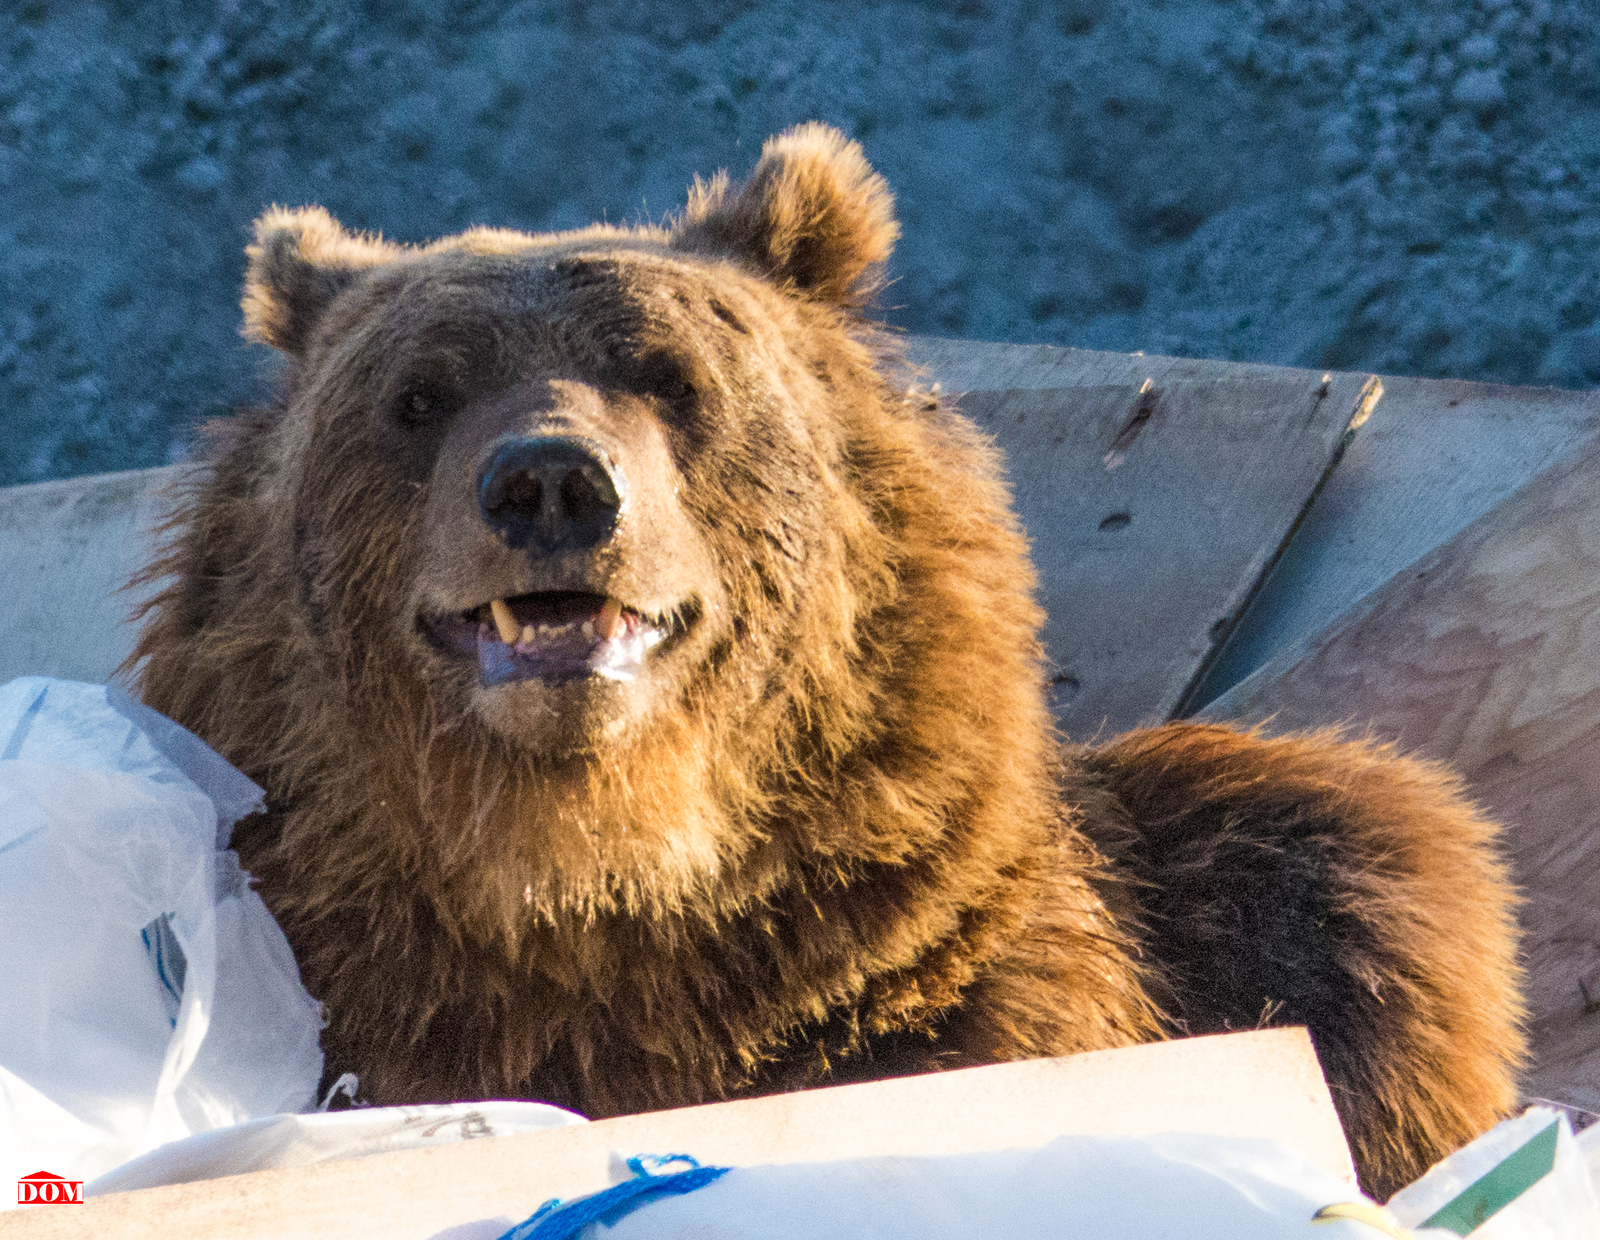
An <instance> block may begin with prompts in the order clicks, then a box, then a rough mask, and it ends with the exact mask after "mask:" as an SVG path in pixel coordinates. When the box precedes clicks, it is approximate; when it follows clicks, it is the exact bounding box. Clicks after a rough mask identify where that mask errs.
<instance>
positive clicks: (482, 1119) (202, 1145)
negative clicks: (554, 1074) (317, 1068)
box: [83, 1102, 589, 1235]
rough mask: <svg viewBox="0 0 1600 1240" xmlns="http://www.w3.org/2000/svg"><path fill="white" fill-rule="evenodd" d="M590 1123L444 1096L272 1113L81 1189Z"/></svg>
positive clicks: (525, 1106) (515, 1105) (150, 1184)
mask: <svg viewBox="0 0 1600 1240" xmlns="http://www.w3.org/2000/svg"><path fill="white" fill-rule="evenodd" d="M588 1122H589V1121H588V1120H586V1119H584V1117H583V1116H581V1115H578V1114H575V1113H574V1112H572V1111H563V1110H562V1109H561V1108H560V1107H553V1106H550V1105H549V1104H548V1103H544V1102H446V1103H433V1104H427V1105H421V1106H409V1107H360V1108H356V1109H352V1110H348V1111H315V1112H312V1113H311V1114H310V1115H270V1116H267V1117H266V1118H264V1119H257V1120H251V1121H250V1122H249V1123H247V1124H237V1125H235V1126H234V1127H232V1128H218V1129H215V1130H214V1131H212V1132H203V1133H200V1134H198V1135H196V1136H193V1137H190V1138H189V1139H188V1140H186V1141H174V1142H173V1143H172V1144H170V1145H163V1146H162V1147H161V1148H160V1149H158V1150H152V1151H151V1152H150V1153H148V1154H146V1155H144V1156H143V1157H141V1158H135V1159H134V1160H133V1161H132V1162H126V1163H123V1164H122V1165H121V1166H120V1167H116V1168H114V1169H113V1170H111V1171H108V1172H107V1173H106V1174H105V1175H103V1176H101V1177H100V1178H99V1179H97V1180H95V1181H94V1182H93V1183H91V1184H86V1185H84V1189H83V1192H84V1196H86V1197H93V1196H97V1195H98V1194H100V1193H122V1192H127V1191H128V1190H130V1189H135V1188H155V1187H157V1186H158V1185H161V1184H188V1183H191V1182H192V1181H194V1180H214V1179H216V1178H218V1177H219V1176H224V1175H241V1174H243V1173H244V1172H246V1171H262V1170H265V1169H266V1168H269V1167H306V1166H310V1165H311V1164H312V1163H320V1162H336V1161H338V1160H340V1159H345V1158H365V1157H367V1156H368V1155H369V1154H390V1153H393V1152H394V1151H395V1150H414V1149H420V1148H422V1147H424V1146H433V1145H454V1144H456V1143H457V1142H461V1141H477V1140H482V1139H483V1138H485V1137H509V1136H515V1135H517V1134H519V1133H525V1132H544V1131H545V1130H546V1129H550V1128H566V1127H569V1126H571V1125H573V1124H586V1123H588ZM509 1225H510V1224H509V1223H508V1224H507V1226H509ZM500 1230H501V1231H504V1230H505V1227H502V1228H501V1229H500ZM495 1234H496V1235H499V1232H496V1233H495Z"/></svg>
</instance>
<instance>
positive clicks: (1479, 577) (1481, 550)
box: [1203, 440, 1600, 1111]
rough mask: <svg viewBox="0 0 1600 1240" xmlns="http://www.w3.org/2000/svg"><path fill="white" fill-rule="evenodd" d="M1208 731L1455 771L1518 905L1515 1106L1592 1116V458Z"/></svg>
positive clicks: (1598, 484)
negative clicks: (1529, 1054) (1519, 1017)
mask: <svg viewBox="0 0 1600 1240" xmlns="http://www.w3.org/2000/svg"><path fill="white" fill-rule="evenodd" d="M1203 713H1204V715H1205V716H1206V717H1212V718H1235V719H1243V720H1250V721H1261V720H1269V719H1270V721H1271V722H1270V726H1271V728H1272V730H1274V731H1280V730H1288V729H1293V728H1305V727H1314V726H1319V725H1324V724H1339V723H1349V724H1351V725H1352V726H1354V727H1355V728H1357V729H1365V728H1368V727H1369V726H1370V728H1371V729H1372V731H1373V732H1374V733H1375V734H1376V735H1378V736H1381V737H1384V738H1388V739H1394V740H1397V741H1399V742H1400V744H1401V745H1402V746H1403V747H1405V748H1406V749H1408V750H1414V751H1419V752H1421V753H1423V754H1427V755H1429V756H1432V757H1436V758H1442V759H1446V760H1448V761H1450V762H1452V763H1453V764H1454V765H1455V766H1456V767H1457V768H1458V769H1459V770H1461V772H1462V773H1463V774H1464V775H1465V777H1466V779H1467V782H1468V784H1469V786H1470V788H1471V790H1472V793H1473V795H1474V796H1475V797H1477V798H1478V799H1479V800H1480V801H1481V802H1482V803H1483V804H1484V805H1485V806H1486V807H1487V808H1488V809H1489V810H1490V811H1491V812H1492V813H1494V814H1495V815H1497V816H1499V817H1500V818H1502V819H1503V820H1504V821H1505V822H1506V824H1507V835H1506V842H1507V845H1508V849H1509V852H1510V855H1511V858H1512V861H1513V864H1514V866H1515V871H1516V876H1517V879H1518V881H1519V882H1520V883H1521V884H1522V886H1523V889H1524V892H1525V894H1526V904H1525V905H1524V909H1523V926H1524V930H1525V933H1526V936H1527V938H1526V958H1527V963H1528V969H1529V1001H1530V1004H1531V1007H1532V1011H1533V1017H1534V1022H1533V1025H1532V1035H1533V1044H1534V1051H1535V1056H1536V1061H1535V1064H1534V1068H1533V1071H1532V1073H1531V1074H1530V1076H1529V1078H1528V1081H1527V1092H1528V1093H1529V1094H1530V1095H1533V1096H1540V1097H1546V1098H1553V1099H1555V1100H1556V1101H1558V1102H1564V1103H1567V1104H1569V1105H1575V1106H1579V1107H1582V1108H1584V1109H1586V1110H1591V1111H1600V1004H1595V1003H1591V1002H1590V999H1589V997H1588V996H1592V997H1593V998H1595V999H1600V441H1594V440H1591V441H1590V442H1589V443H1588V444H1586V445H1584V446H1583V447H1581V448H1580V449H1579V450H1578V451H1576V452H1575V453H1573V454H1572V455H1570V456H1569V457H1567V458H1565V459H1563V460H1562V461H1560V462H1558V463H1557V464H1555V465H1554V466H1552V467H1551V468H1550V469H1548V470H1547V471H1546V472H1545V473H1543V474H1541V475H1540V476H1539V477H1537V478H1535V479H1534V480H1533V481H1531V482H1529V483H1528V484H1526V485H1525V486H1524V487H1523V488H1522V489H1521V490H1519V491H1518V492H1516V494H1514V495H1513V496H1511V497H1510V498H1509V499H1507V500H1505V501H1503V502H1502V503H1500V504H1499V505H1497V506H1496V507H1495V508H1493V509H1491V510H1490V511H1489V512H1488V513H1487V514H1485V515H1484V516H1482V517H1480V518H1479V519H1478V520H1477V521H1475V522H1473V523H1472V524H1471V525H1469V526H1467V528H1466V529H1464V530H1462V531H1461V532H1460V533H1459V534H1458V535H1456V537H1454V538H1453V539H1451V540H1450V541H1449V542H1447V543H1446V544H1445V545H1444V546H1442V547H1440V548H1438V549H1436V550H1435V551H1433V552H1431V553H1430V554H1428V555H1427V556H1425V557H1423V558H1422V559H1421V560H1419V561H1417V562H1416V563H1415V564H1414V565H1412V566H1411V567H1409V568H1407V569H1406V570H1405V571H1404V572H1402V573H1401V574H1400V575H1399V576H1397V577H1396V578H1394V580H1392V581H1391V582H1389V584H1387V585H1386V586H1384V587H1382V588H1381V589H1379V590H1378V591H1376V592H1375V593H1374V594H1372V595H1370V596H1368V598H1367V599H1366V600H1365V601H1364V602H1363V603H1361V604H1359V605H1358V606H1357V607H1355V608H1354V609H1353V610H1352V611H1351V612H1350V613H1349V614H1347V615H1346V616H1344V617H1342V618H1341V619H1340V620H1339V621H1338V622H1336V623H1335V624H1333V625H1332V626H1330V627H1329V628H1327V629H1326V630H1324V631H1323V632H1322V633H1320V634H1317V635H1316V636H1314V637H1313V638H1311V639H1310V640H1308V641H1306V642H1303V643H1301V645H1300V646H1299V647H1297V648H1295V649H1293V650H1290V651H1286V652H1283V653H1281V654H1280V655H1278V656H1276V657H1275V658H1273V659H1272V660H1270V661H1269V662H1268V663H1267V664H1265V665H1264V666H1263V667H1262V668H1261V669H1259V670H1258V671H1257V672H1256V673H1254V674H1253V675H1252V676H1251V677H1249V678H1248V679H1247V680H1245V681H1243V682H1241V683H1240V684H1238V685H1237V686H1235V687H1234V688H1233V689H1232V690H1230V691H1229V692H1228V693H1227V694H1225V695H1224V696H1223V697H1221V698H1219V699H1218V700H1217V701H1216V702H1214V703H1212V704H1211V706H1210V707H1208V708H1207V710H1206V711H1205V712H1203ZM1585 988H1586V989H1587V991H1588V996H1586V995H1585V993H1584V991H1585Z"/></svg>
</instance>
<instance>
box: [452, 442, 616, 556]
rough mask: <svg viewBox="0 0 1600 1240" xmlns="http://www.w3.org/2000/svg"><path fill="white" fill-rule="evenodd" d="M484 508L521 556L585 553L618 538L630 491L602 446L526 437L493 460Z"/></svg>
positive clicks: (482, 496) (498, 450)
mask: <svg viewBox="0 0 1600 1240" xmlns="http://www.w3.org/2000/svg"><path fill="white" fill-rule="evenodd" d="M478 507H479V508H480V509H481V510H482V511H483V519H484V520H485V521H487V522H488V523H489V527H490V528H491V529H493V530H494V531H495V533H497V534H499V535H500V537H501V538H503V539H505V540H506V542H507V544H509V545H510V546H512V547H515V548H517V549H518V550H524V549H525V550H529V551H537V552H541V553H543V554H545V555H551V554H554V553H555V552H557V551H583V550H587V549H589V548H591V547H597V546H599V545H600V544H601V543H603V542H604V541H605V540H606V539H608V538H610V537H611V532H612V530H613V529H615V528H616V524H617V513H618V511H619V510H620V509H621V507H622V488H621V486H620V484H619V480H618V478H617V475H616V474H615V472H614V471H613V470H612V469H611V467H610V465H608V464H607V462H606V460H605V456H604V454H603V453H602V452H601V451H600V448H599V446H598V445H596V444H592V443H590V442H588V441H587V440H584V439H578V438H573V437H568V436H562V435H524V436H520V437H518V438H516V439H510V440H506V441H504V442H502V443H500V444H499V445H497V446H496V447H495V449H494V451H493V452H491V453H490V454H489V458H488V460H487V461H486V462H485V463H484V466H483V469H482V471H481V472H480V473H479V474H478Z"/></svg>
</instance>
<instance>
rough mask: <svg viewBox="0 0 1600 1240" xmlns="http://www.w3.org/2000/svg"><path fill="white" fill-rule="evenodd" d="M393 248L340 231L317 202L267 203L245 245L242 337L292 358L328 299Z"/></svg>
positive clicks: (392, 252)
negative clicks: (293, 207)
mask: <svg viewBox="0 0 1600 1240" xmlns="http://www.w3.org/2000/svg"><path fill="white" fill-rule="evenodd" d="M399 252H400V247H398V246H395V245H391V244H390V243H388V242H386V241H382V240H380V239H377V238H374V237H365V236H360V235H358V234H355V233H349V232H346V231H345V230H344V229H343V228H341V227H340V226H339V222H338V221H337V220H336V219H334V218H333V216H331V215H329V214H328V213H327V212H326V211H324V210H323V209H322V208H321V207H301V208H300V209H299V210H295V211H291V210H287V209H285V208H283V207H272V208H270V209H269V210H268V211H267V212H266V213H265V214H263V215H262V217H261V218H260V219H258V220H257V221H256V240H255V244H254V245H251V246H249V247H247V248H246V249H245V256H246V257H247V258H248V259H249V260H250V263H249V267H248V268H247V269H246V271H245V277H244V300H243V303H242V304H243V307H244V327H243V329H242V330H243V332H244V335H245V338H246V339H247V340H254V341H258V342H259V343H261V344H270V345H272V346H273V347H274V348H277V349H282V350H283V351H284V352H285V353H288V354H291V355H293V356H296V357H298V356H299V355H300V354H301V353H303V352H304V351H305V347H306V344H307V343H308V342H309V341H310V339H311V331H312V329H313V328H314V327H315V326H316V323H317V320H318V319H319V318H321V317H322V312H323V311H324V310H326V309H327V308H328V303H329V302H331V301H332V300H333V299H334V298H335V297H337V296H338V295H339V293H340V292H341V291H343V290H344V289H345V287H346V286H348V285H349V284H350V282H351V281H352V280H354V279H355V278H356V276H357V275H358V274H360V273H361V272H362V271H364V270H367V269H368V268H371V267H377V266H379V265H381V264H383V263H385V262H387V261H388V260H389V259H391V258H393V257H394V256H395V255H396V254H398V253H399Z"/></svg>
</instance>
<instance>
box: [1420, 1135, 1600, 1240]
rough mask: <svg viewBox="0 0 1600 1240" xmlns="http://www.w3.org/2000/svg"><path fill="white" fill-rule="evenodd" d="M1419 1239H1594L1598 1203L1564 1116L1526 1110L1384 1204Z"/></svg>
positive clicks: (1599, 1228) (1598, 1232) (1599, 1222)
mask: <svg viewBox="0 0 1600 1240" xmlns="http://www.w3.org/2000/svg"><path fill="white" fill-rule="evenodd" d="M1389 1210H1390V1212H1391V1213H1392V1214H1393V1215H1394V1216H1395V1217H1396V1218H1397V1219H1399V1220H1400V1222H1401V1223H1403V1224H1405V1225H1406V1226H1408V1227H1411V1228H1413V1229H1415V1230H1416V1231H1417V1232H1418V1236H1419V1240H1420V1238H1421V1237H1422V1236H1427V1237H1429V1238H1430V1240H1431V1238H1432V1237H1435V1236H1438V1237H1440V1238H1441V1240H1448V1238H1449V1236H1451V1235H1471V1236H1472V1240H1593V1238H1594V1237H1596V1236H1600V1200H1597V1198H1596V1194H1595V1186H1594V1184H1593V1182H1592V1180H1591V1177H1590V1173H1589V1165H1588V1162H1587V1160H1586V1159H1585V1158H1584V1151H1583V1149H1582V1148H1580V1146H1579V1145H1578V1142H1577V1141H1576V1140H1574V1139H1573V1136H1572V1127H1571V1125H1570V1124H1568V1122H1567V1117H1566V1116H1565V1115H1563V1114H1562V1113H1561V1112H1559V1111H1556V1110H1553V1109H1551V1108H1550V1107H1529V1108H1528V1109H1527V1110H1526V1111H1524V1112H1523V1113H1522V1114H1521V1115H1519V1116H1517V1117H1516V1118H1515V1119H1508V1120H1505V1121H1504V1122H1502V1123H1499V1124H1496V1125H1495V1126H1494V1127H1493V1128H1491V1129H1489V1131H1488V1132H1486V1133H1484V1134H1483V1135H1482V1136H1481V1137H1479V1138H1478V1139H1477V1140H1475V1141H1473V1142H1472V1143H1471V1144H1470V1145H1465V1146H1463V1147H1462V1148H1461V1149H1459V1150H1457V1151H1456V1152H1455V1153H1454V1154H1452V1155H1450V1157H1449V1158H1446V1159H1444V1160H1443V1161H1442V1162H1439V1163H1436V1164H1435V1165H1434V1166H1433V1167H1431V1168H1430V1169H1429V1171H1428V1173H1427V1174H1426V1175H1424V1176H1423V1177H1422V1178H1421V1179H1420V1180H1417V1181H1416V1182H1415V1183H1413V1184H1408V1185H1407V1186H1406V1187H1405V1188H1402V1189H1401V1190H1400V1191H1399V1192H1398V1193H1396V1194H1395V1195H1394V1196H1393V1197H1391V1198H1390V1199H1389Z"/></svg>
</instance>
